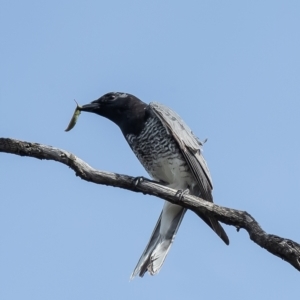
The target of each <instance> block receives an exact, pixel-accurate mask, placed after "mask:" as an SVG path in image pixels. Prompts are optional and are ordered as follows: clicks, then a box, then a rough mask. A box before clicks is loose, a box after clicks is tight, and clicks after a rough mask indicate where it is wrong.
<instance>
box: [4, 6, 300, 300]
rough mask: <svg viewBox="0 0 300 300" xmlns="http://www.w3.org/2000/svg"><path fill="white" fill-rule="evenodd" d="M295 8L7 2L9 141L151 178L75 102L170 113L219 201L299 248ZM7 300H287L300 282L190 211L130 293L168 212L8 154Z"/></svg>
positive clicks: (153, 202)
mask: <svg viewBox="0 0 300 300" xmlns="http://www.w3.org/2000/svg"><path fill="white" fill-rule="evenodd" d="M299 13H300V2H299V1H251V2H249V1H248V2H246V1H186V2H185V3H183V2H181V1H144V2H142V1H85V2H84V1H51V2H49V1H48V2H45V1H42V2H41V1H26V2H25V1H2V2H1V10H0V25H1V26H0V32H1V48H0V51H1V68H0V80H1V84H0V97H1V98H0V99H1V109H0V136H1V137H11V138H17V139H21V140H26V141H31V142H39V143H44V144H48V145H53V146H55V147H60V148H63V149H65V150H68V151H71V152H72V153H74V154H75V155H78V156H79V157H81V158H82V159H84V160H85V161H87V162H88V163H89V164H90V165H92V166H93V167H96V168H98V169H101V170H106V171H112V172H118V173H122V174H128V175H132V176H138V175H143V176H147V173H146V172H145V171H144V169H143V167H142V166H141V165H140V163H139V162H138V160H137V159H136V157H135V156H134V154H133V153H132V152H131V150H130V148H129V146H128V145H127V144H126V141H125V140H124V138H123V136H122V134H121V132H120V130H119V129H118V128H117V127H116V126H115V125H114V124H113V123H110V122H109V121H108V120H105V119H101V118H100V117H97V116H96V115H92V114H82V115H81V116H80V118H79V121H78V123H77V125H76V127H75V128H74V129H73V130H72V131H71V132H69V133H65V132H64V129H65V128H66V126H67V124H68V122H69V119H70V117H71V115H72V113H73V110H74V107H75V105H74V101H73V99H76V100H77V101H78V102H79V103H80V104H85V103H89V102H90V101H92V100H94V99H96V98H98V97H99V96H101V95H102V94H104V93H106V92H109V91H123V92H129V93H132V94H134V95H136V96H138V97H139V98H140V99H142V100H143V101H145V102H151V101H158V102H161V103H163V104H165V105H167V106H169V107H171V108H172V109H174V110H175V111H176V112H177V113H179V114H180V115H181V117H182V118H183V119H184V120H185V121H186V122H187V123H188V125H189V126H190V127H191V128H192V129H193V131H194V132H195V134H197V136H198V137H199V138H200V139H205V138H208V142H207V143H206V144H205V148H204V155H205V158H206V160H207V162H208V166H209V168H210V171H211V174H212V178H213V183H214V199H215V202H216V203H218V204H220V205H224V206H227V207H232V208H236V209H241V210H246V211H248V212H249V213H250V214H252V215H253V216H254V217H255V218H256V219H257V220H258V222H259V223H260V224H261V226H262V227H263V228H264V229H265V230H266V231H267V232H269V233H274V234H277V235H280V236H283V237H287V238H291V239H293V240H295V241H298V242H300V231H299V226H300V218H299V209H300V204H299V193H300V159H299V152H300V141H299V125H300V121H299V112H300V101H299V95H300V85H299V82H300V75H299V74H300V56H299V53H300V31H299V28H300V18H299ZM0 166H1V167H0V179H1V181H0V182H1V201H0V241H1V242H0V285H1V288H0V298H1V299H30V300H33V299H44V300H46V299H185V298H188V299H207V298H209V299H220V298H221V297H222V299H240V297H241V295H242V297H243V299H283V298H285V299H291V298H295V297H298V295H299V276H300V275H299V272H298V271H296V270H295V269H294V268H293V267H292V266H290V265H289V264H287V263H285V262H284V261H282V260H280V259H279V258H277V257H274V256H273V255H271V254H269V253H267V252H266V251H265V250H263V249H261V248H259V247H258V246H256V245H255V244H254V243H253V242H251V241H250V240H249V237H248V234H247V233H246V232H245V231H244V230H241V231H240V232H238V233H237V232H236V230H235V229H234V228H232V227H229V226H225V229H226V231H227V233H228V235H229V238H230V242H231V243H230V246H229V247H227V246H225V245H224V244H223V243H222V241H221V240H219V239H218V238H217V236H216V235H215V234H214V233H213V232H212V231H211V230H210V229H209V228H208V227H207V226H206V225H205V224H204V223H203V222H202V221H201V220H200V219H199V218H198V217H197V216H196V215H194V214H193V213H192V212H188V213H187V214H186V216H185V218H184V221H183V223H182V225H181V228H180V230H179V232H178V234H177V237H176V240H175V242H174V245H173V247H172V249H171V251H170V253H169V255H168V257H167V259H166V261H165V264H164V266H163V268H162V270H161V272H160V273H159V274H158V275H157V276H155V277H151V276H149V275H146V276H145V277H144V278H143V279H140V278H137V279H135V280H134V281H132V282H129V276H130V274H131V272H132V270H133V268H134V267H135V265H136V263H137V261H138V259H139V257H140V255H141V253H142V251H143V250H144V247H145V246H146V243H147V242H148V238H149V237H150V234H151V232H152V229H153V227H154V225H155V223H156V221H157V218H158V216H159V213H160V210H161V207H162V205H163V202H162V200H160V199H158V198H155V197H150V196H143V195H141V194H134V193H131V192H128V191H125V190H121V189H116V188H112V187H106V186H100V185H95V184H91V183H88V182H84V181H82V180H81V179H79V178H78V177H76V176H74V173H73V172H72V171H71V170H70V169H68V168H67V167H65V166H63V165H60V164H58V163H55V162H49V161H38V160H36V159H32V158H24V157H17V156H13V155H8V154H1V155H0Z"/></svg>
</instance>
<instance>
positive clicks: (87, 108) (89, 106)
mask: <svg viewBox="0 0 300 300" xmlns="http://www.w3.org/2000/svg"><path fill="white" fill-rule="evenodd" d="M99 108H100V104H99V103H96V102H92V103H89V104H85V105H83V106H81V107H80V111H86V112H94V111H95V110H97V109H99Z"/></svg>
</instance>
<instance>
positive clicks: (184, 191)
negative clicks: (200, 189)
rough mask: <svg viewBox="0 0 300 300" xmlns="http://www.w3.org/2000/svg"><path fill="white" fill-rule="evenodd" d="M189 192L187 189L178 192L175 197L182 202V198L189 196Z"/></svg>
mask: <svg viewBox="0 0 300 300" xmlns="http://www.w3.org/2000/svg"><path fill="white" fill-rule="evenodd" d="M189 192H190V190H189V189H185V190H178V191H177V192H176V194H175V196H176V197H178V199H179V201H182V198H183V196H184V195H187V194H189Z"/></svg>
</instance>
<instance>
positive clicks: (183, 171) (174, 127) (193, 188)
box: [81, 93, 229, 278]
mask: <svg viewBox="0 0 300 300" xmlns="http://www.w3.org/2000/svg"><path fill="white" fill-rule="evenodd" d="M81 110H83V111H90V112H95V113H97V114H99V115H102V116H104V117H106V118H108V119H110V120H112V121H113V122H115V123H116V124H117V125H118V126H119V127H120V129H121V130H122V132H123V135H124V136H125V138H126V140H127V142H128V144H129V145H130V147H131V149H132V150H133V152H134V153H135V155H136V156H137V158H138V159H139V160H140V162H141V164H142V165H143V166H144V167H145V169H146V170H147V172H148V173H149V175H150V176H151V177H152V178H153V179H155V180H157V181H160V182H162V183H163V184H165V185H167V186H169V187H171V188H174V189H178V190H186V189H188V190H189V193H190V194H192V195H195V196H200V197H201V198H203V199H204V200H207V201H210V202H212V201H213V197H212V189H213V186H212V180H211V176H210V172H209V170H208V167H207V164H206V162H205V160H204V158H203V156H202V153H201V147H202V143H201V142H200V141H199V139H198V138H196V137H195V135H194V134H193V132H192V131H191V130H190V128H189V127H188V126H187V125H186V124H185V123H184V122H183V120H182V119H181V118H180V117H179V116H178V115H177V114H176V113H175V112H174V111H172V110H171V109H169V108H168V107H166V106H164V105H162V104H159V103H156V102H154V103H150V104H149V105H147V104H145V103H144V102H142V101H141V100H139V99H138V98H136V97H135V96H133V95H130V94H125V93H108V94H106V95H104V96H102V97H100V98H99V99H98V100H96V101H94V102H92V103H91V104H88V105H84V106H83V107H82V108H81ZM185 212H186V209H184V208H182V207H180V206H178V205H174V204H171V203H169V202H165V204H164V207H163V210H162V212H161V214H160V217H159V219H158V221H157V224H156V226H155V228H154V231H153V233H152V235H151V238H150V240H149V243H148V244H147V246H146V248H145V250H144V252H143V254H142V256H141V258H140V260H139V261H138V263H137V266H136V267H135V269H134V271H133V273H132V275H131V278H134V277H135V276H136V275H139V276H141V277H142V276H143V275H144V274H145V273H146V272H147V271H148V272H149V273H150V274H151V275H154V274H156V273H158V272H159V270H160V268H161V267H162V264H163V262H164V260H165V258H166V256H167V254H168V252H169V250H170V247H171V245H172V242H173V240H174V238H175V235H176V233H177V231H178V228H179V226H180V224H181V221H182V219H183V217H184V214H185ZM198 215H199V216H200V217H201V218H202V219H203V220H204V221H205V223H206V224H208V225H209V226H210V227H211V228H212V229H213V230H214V231H215V232H216V233H217V234H218V235H219V236H220V238H221V239H222V240H223V241H224V242H225V243H226V244H229V240H228V237H227V235H226V233H225V231H224V229H223V228H222V226H221V225H220V224H219V222H218V221H217V220H215V219H214V218H211V217H207V216H205V215H203V214H201V213H198Z"/></svg>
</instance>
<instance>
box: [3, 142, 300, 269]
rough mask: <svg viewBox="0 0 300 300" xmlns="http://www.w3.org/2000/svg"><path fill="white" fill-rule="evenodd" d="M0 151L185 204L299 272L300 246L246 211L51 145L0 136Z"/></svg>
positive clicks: (83, 177)
mask: <svg viewBox="0 0 300 300" xmlns="http://www.w3.org/2000/svg"><path fill="white" fill-rule="evenodd" d="M0 152H6V153H11V154H16V155H20V156H30V157H35V158H38V159H47V160H54V161H58V162H60V163H63V164H65V165H67V166H69V167H70V168H71V169H72V170H74V171H75V173H76V176H79V177H80V178H82V179H84V180H86V181H90V182H94V183H97V184H104V185H110V186H114V187H119V188H123V189H127V190H130V191H133V192H139V193H143V194H148V195H153V196H157V197H159V198H162V199H164V200H167V201H169V202H171V203H174V204H178V205H180V206H183V207H186V208H188V209H190V210H192V211H194V212H196V211H201V212H203V213H205V214H207V215H210V216H213V217H215V218H216V219H217V220H219V221H220V222H222V223H225V224H227V225H231V226H235V227H236V228H237V229H238V230H239V229H240V228H244V229H245V230H246V231H247V232H248V233H249V236H250V239H251V240H252V241H253V242H255V243H256V244H258V245H259V246H261V247H262V248H264V249H266V250H268V251H269V252H270V253H272V254H274V255H276V256H278V257H280V258H282V259H283V260H285V261H287V262H289V263H290V264H291V265H292V266H294V267H295V268H296V269H297V270H299V271H300V245H299V244H298V243H296V242H294V241H292V240H289V239H286V238H282V237H279V236H277V235H273V234H267V233H266V232H265V231H264V230H263V229H262V228H261V227H260V226H259V224H258V222H257V221H256V220H255V219H254V218H253V217H252V216H251V215H250V214H248V213H247V212H245V211H240V210H236V209H231V208H226V207H221V206H218V205H216V204H213V203H210V202H207V201H204V200H203V199H201V198H197V197H194V196H190V195H183V196H182V197H178V194H177V191H176V190H173V189H170V188H168V187H165V186H162V185H160V184H157V183H154V182H152V181H150V180H149V181H148V180H144V181H139V183H138V184H136V183H137V180H135V178H134V177H131V176H127V175H121V174H116V173H110V172H104V171H98V170H96V169H94V168H92V167H91V166H89V165H88V164H87V163H86V162H84V161H83V160H81V159H80V158H78V157H76V156H75V155H74V154H72V153H70V152H67V151H65V150H62V149H58V148H55V147H52V146H46V145H42V144H38V143H30V142H24V141H19V140H15V139H9V138H0Z"/></svg>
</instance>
